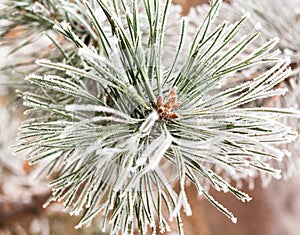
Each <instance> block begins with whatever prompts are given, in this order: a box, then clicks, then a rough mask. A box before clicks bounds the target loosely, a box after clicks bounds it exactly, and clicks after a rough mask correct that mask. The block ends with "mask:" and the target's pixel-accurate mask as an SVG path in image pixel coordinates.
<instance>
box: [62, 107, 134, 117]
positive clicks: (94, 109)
mask: <svg viewBox="0 0 300 235" xmlns="http://www.w3.org/2000/svg"><path fill="white" fill-rule="evenodd" d="M65 110H66V111H68V112H77V111H87V112H101V113H111V114H115V115H117V116H119V117H123V118H125V119H127V118H130V117H129V116H128V115H126V114H124V113H123V112H120V111H118V110H116V109H112V108H108V107H105V106H100V105H90V104H88V105H81V104H71V105H67V106H66V108H65Z"/></svg>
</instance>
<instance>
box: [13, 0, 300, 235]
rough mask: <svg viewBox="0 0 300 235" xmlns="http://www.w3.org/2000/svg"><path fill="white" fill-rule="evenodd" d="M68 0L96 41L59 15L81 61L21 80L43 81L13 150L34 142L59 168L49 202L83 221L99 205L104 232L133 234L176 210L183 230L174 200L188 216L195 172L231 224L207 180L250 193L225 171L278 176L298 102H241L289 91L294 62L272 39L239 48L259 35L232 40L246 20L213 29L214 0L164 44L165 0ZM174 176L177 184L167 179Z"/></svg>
mask: <svg viewBox="0 0 300 235" xmlns="http://www.w3.org/2000/svg"><path fill="white" fill-rule="evenodd" d="M75 3H76V4H79V5H78V6H84V8H80V12H81V13H82V14H83V18H84V19H85V20H86V21H84V22H86V24H85V25H86V27H85V30H84V32H88V33H93V32H94V33H95V35H96V37H97V39H96V41H95V42H97V43H91V41H90V40H88V41H87V40H86V37H85V34H82V33H81V32H82V31H81V30H78V27H77V26H76V25H73V24H72V22H73V23H74V21H72V19H68V18H66V21H62V22H57V23H55V25H54V28H55V30H56V31H57V32H58V33H60V34H61V35H63V36H64V37H65V39H67V40H69V41H70V42H72V43H73V45H74V48H77V49H74V50H72V53H73V54H75V56H76V58H77V60H76V63H74V62H73V61H70V60H66V59H62V60H61V61H59V60H56V61H49V60H38V61H37V64H38V65H40V66H42V67H43V68H45V70H44V72H42V73H40V74H39V75H35V74H31V75H28V76H27V77H26V79H27V80H28V81H30V82H31V83H32V84H33V87H34V88H36V87H37V88H38V89H36V90H33V89H31V90H29V91H24V92H23V98H24V104H25V105H26V106H27V107H28V110H27V114H29V118H28V120H27V121H26V122H25V123H24V124H23V126H22V128H21V130H20V145H19V151H21V150H24V149H29V150H30V154H29V155H28V156H29V157H30V158H31V160H32V163H35V162H39V161H44V162H46V163H47V164H48V172H47V173H48V174H51V172H53V171H55V172H56V173H57V174H58V177H57V178H56V179H55V180H54V181H53V182H51V184H50V185H51V187H52V190H53V198H52V199H53V200H63V201H64V205H65V207H66V208H68V209H70V211H71V214H75V215H77V214H80V213H83V215H82V219H81V221H80V223H79V224H78V227H81V226H83V225H85V224H89V223H90V222H91V221H92V219H93V218H94V217H95V216H96V215H97V214H99V213H101V214H102V215H103V216H104V219H105V220H104V224H103V230H105V229H106V226H107V223H109V224H110V225H111V226H110V234H118V233H122V234H133V233H134V229H135V227H138V228H139V230H140V232H141V234H147V232H148V230H149V229H150V230H151V231H152V233H153V234H156V227H157V226H156V218H157V221H158V223H159V226H158V227H159V228H160V229H161V230H162V231H165V230H168V229H169V226H168V220H169V219H175V220H176V221H177V223H178V230H179V234H183V233H184V231H183V229H182V226H181V216H180V213H181V209H183V210H184V211H185V212H186V213H187V214H188V215H190V214H191V213H192V210H191V209H192V208H190V207H189V204H188V195H186V193H185V182H186V181H190V182H191V183H192V184H194V185H195V186H196V188H197V191H198V194H199V195H203V196H204V197H206V198H207V199H208V200H209V201H210V202H211V203H212V204H213V205H214V206H215V207H216V208H217V209H219V210H220V211H221V212H223V213H224V214H225V215H226V216H228V217H229V218H230V219H231V220H232V221H233V222H236V218H235V217H234V216H233V214H232V213H231V212H229V211H228V210H227V209H226V208H224V206H222V205H221V204H220V203H219V202H216V201H215V200H214V199H213V198H212V197H211V196H210V195H209V194H208V192H207V190H206V187H205V186H206V185H207V184H209V185H211V186H212V187H214V188H215V189H216V190H218V191H223V192H230V193H232V194H233V195H234V196H236V197H237V198H238V199H240V200H242V201H244V202H246V201H250V200H251V198H250V196H248V195H247V194H246V193H243V192H241V191H239V190H238V189H236V188H234V187H233V186H232V185H230V183H229V182H228V181H229V180H228V178H246V177H247V178H249V177H251V176H253V175H255V174H257V173H259V172H263V173H265V174H268V175H271V176H272V177H275V178H279V177H280V172H279V171H278V170H277V169H274V168H273V167H272V166H271V165H270V164H269V163H270V161H271V160H276V161H280V160H281V159H282V157H283V156H284V154H283V150H282V149H281V148H280V145H279V144H285V143H290V142H292V141H293V140H294V139H295V138H296V136H297V134H296V133H295V132H294V131H292V130H291V129H290V128H289V127H288V126H286V125H284V124H282V123H281V122H280V118H282V117H299V116H300V113H299V111H296V110H290V109H288V110H286V109H272V108H264V107H255V108H243V107H244V105H246V104H249V103H251V102H252V101H254V100H256V99H264V98H268V97H272V96H276V95H282V94H284V93H285V92H286V90H285V89H280V88H276V85H277V84H279V83H280V82H281V81H283V80H284V79H285V78H286V77H288V76H289V74H290V70H289V69H288V65H289V60H288V59H278V58H274V55H276V54H277V52H274V50H273V48H274V47H275V45H276V43H277V40H276V39H274V40H270V41H268V42H266V43H265V44H262V45H260V46H259V47H258V49H257V50H256V51H254V52H253V53H252V54H250V55H249V54H248V55H246V54H247V53H244V52H245V51H246V50H247V49H248V47H249V46H250V45H252V44H253V43H254V42H255V41H256V40H257V38H258V37H259V35H258V34H257V33H256V32H254V33H253V34H249V35H248V34H247V35H244V36H243V37H240V38H237V37H238V32H239V29H240V27H241V25H242V23H243V22H244V21H246V18H247V17H242V18H241V19H240V20H239V21H237V22H235V23H233V24H230V23H224V24H222V25H219V26H217V27H214V25H213V22H214V21H215V20H216V17H217V15H218V12H219V10H220V8H221V3H222V1H220V0H214V1H212V2H211V8H210V10H209V12H208V13H207V15H206V16H205V17H204V20H203V22H202V24H200V26H199V29H198V31H197V32H196V33H195V34H194V35H193V37H192V38H193V39H192V40H190V38H189V37H186V41H185V40H184V39H185V37H184V35H185V32H189V30H188V29H186V27H188V25H186V23H185V21H184V20H182V21H176V22H175V24H174V25H175V26H174V27H177V26H180V25H181V31H180V32H181V33H180V34H179V35H177V37H174V38H173V36H172V42H171V43H170V39H168V37H167V36H168V34H167V31H168V29H170V28H171V29H172V27H171V26H168V25H169V24H170V22H172V21H171V20H170V19H169V23H168V17H171V14H172V10H171V6H170V2H169V1H163V2H161V1H158V0H155V1H150V0H144V1H143V3H142V4H141V5H139V8H141V10H139V11H137V2H136V1H134V0H132V1H125V0H121V1H116V0H113V1H102V0H97V1H95V2H94V1H93V2H89V1H75ZM75 3H74V4H75ZM100 9H101V10H102V12H103V15H105V17H106V19H105V20H103V18H102V16H103V15H101V17H100V15H98V13H97V12H99V11H100ZM140 12H146V15H147V18H146V21H145V18H144V16H143V14H140ZM64 19H65V18H64ZM68 20H69V21H70V22H67V21H68ZM51 22H52V21H51ZM87 25H88V26H89V27H90V28H88V27H87ZM171 25H172V24H171ZM107 26H109V27H107ZM186 30H187V31H186ZM53 41H54V42H56V44H57V45H59V42H58V41H56V39H55V38H53ZM174 41H175V42H176V43H175V46H174V47H172V45H173V42H174ZM62 50H64V48H63V46H62V47H61V50H60V51H62ZM185 51H187V53H186V54H185ZM62 54H63V55H64V53H62ZM245 55H246V56H245ZM64 57H65V56H64ZM266 61H268V62H270V63H272V64H273V67H272V68H271V69H270V70H269V71H266V72H265V73H264V74H262V75H260V76H258V77H256V78H254V79H252V80H251V81H248V82H245V83H243V84H241V85H237V86H234V87H226V86H225V85H224V84H225V83H226V81H227V79H229V78H230V77H231V76H233V75H234V74H235V73H237V72H239V71H240V70H244V69H247V68H249V67H251V66H254V65H256V64H262V63H265V62H266ZM45 172H46V170H45ZM177 181H178V182H179V185H180V189H179V191H175V190H174V188H173V187H172V184H173V182H177ZM163 206H165V207H166V208H167V209H168V214H167V215H166V214H165V213H163V209H162V208H163Z"/></svg>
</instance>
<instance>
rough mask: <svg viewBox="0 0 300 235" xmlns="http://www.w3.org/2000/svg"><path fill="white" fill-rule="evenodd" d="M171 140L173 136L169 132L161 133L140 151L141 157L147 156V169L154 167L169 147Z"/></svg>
mask: <svg viewBox="0 0 300 235" xmlns="http://www.w3.org/2000/svg"><path fill="white" fill-rule="evenodd" d="M172 141H173V138H172V136H171V134H170V133H169V132H167V133H162V134H161V135H160V136H159V137H158V138H156V139H155V140H154V141H153V142H152V143H151V144H150V145H148V147H147V148H146V149H145V151H144V152H143V153H142V156H141V158H142V159H143V158H149V159H150V164H149V169H151V170H153V169H155V168H156V167H157V166H158V164H159V162H160V160H161V159H162V157H163V156H164V154H165V152H166V151H167V150H168V149H169V147H170V146H171V144H172Z"/></svg>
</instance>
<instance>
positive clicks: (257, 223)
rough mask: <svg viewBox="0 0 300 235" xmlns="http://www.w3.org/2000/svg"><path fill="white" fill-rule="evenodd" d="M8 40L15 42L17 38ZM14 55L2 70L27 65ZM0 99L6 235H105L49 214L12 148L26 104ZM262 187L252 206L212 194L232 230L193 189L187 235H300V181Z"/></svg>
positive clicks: (0, 234)
mask: <svg viewBox="0 0 300 235" xmlns="http://www.w3.org/2000/svg"><path fill="white" fill-rule="evenodd" d="M262 1H263V0H262ZM173 2H174V3H175V4H178V5H181V6H182V14H183V15H186V14H188V12H189V10H190V8H191V7H195V6H197V5H200V4H206V1H201V0H174V1H173ZM299 7H300V6H299ZM286 14H288V12H287V13H286ZM8 36H9V37H14V36H15V32H12V33H11V34H10V35H8ZM45 40H46V39H45ZM299 40H300V39H299ZM48 43H49V44H50V42H48ZM26 50H27V51H29V52H30V53H31V51H32V50H33V48H30V47H26ZM8 53H9V48H7V47H6V46H5V45H1V44H0V55H1V57H0V65H1V66H0V67H3V66H6V65H9V64H10V60H11V59H14V60H15V59H16V58H18V60H20V62H21V61H22V58H23V57H22V56H24V51H23V52H22V53H20V55H18V54H17V55H18V56H16V55H14V56H13V57H9V56H8ZM25 54H26V53H25ZM16 62H17V61H14V63H16ZM10 72H11V71H10ZM10 74H11V73H10ZM23 75H24V74H22V71H16V76H19V77H21V76H23ZM5 76H6V74H5V73H1V75H0V78H1V79H5ZM0 97H1V98H0V235H26V234H28V235H55V234H57V235H60V234H68V235H69V234H70V235H77V234H78V235H79V234H85V235H91V234H97V235H101V232H99V231H100V229H99V228H98V224H99V223H100V222H101V218H97V219H96V220H95V221H94V223H93V224H92V225H91V227H89V228H83V229H81V230H75V229H74V226H75V225H76V223H77V222H78V221H79V218H77V217H71V216H69V214H68V213H67V212H63V206H62V205H61V204H59V203H52V204H51V205H50V206H49V207H47V208H46V209H44V208H43V206H42V205H43V204H44V203H45V202H46V201H47V199H48V198H49V196H50V190H49V189H48V187H47V182H46V181H45V182H43V181H41V180H36V178H37V176H38V172H36V169H35V168H34V167H31V166H29V165H28V162H27V161H26V159H24V158H23V157H22V155H20V154H17V155H13V154H12V152H13V150H12V149H11V148H10V147H9V146H12V145H14V144H15V143H16V142H15V138H16V137H17V136H16V132H17V129H18V126H19V125H20V123H21V121H22V120H23V114H22V111H23V110H22V109H23V107H22V105H21V101H20V100H19V99H18V94H17V92H15V89H9V88H3V87H2V88H1V87H0ZM23 155H24V154H23ZM260 181H261V180H260V179H256V180H255V182H254V183H255V188H254V189H253V190H250V189H249V187H248V184H247V183H245V184H244V185H245V186H244V188H243V190H244V191H246V192H248V193H249V194H250V195H251V196H252V198H253V200H252V201H251V202H250V203H242V202H240V201H237V200H236V199H235V198H233V197H232V196H231V195H226V194H223V193H220V194H219V193H217V192H213V191H212V192H211V193H212V195H213V196H214V197H215V198H216V199H217V200H218V201H220V202H222V204H223V205H225V206H226V207H227V208H228V209H229V210H231V211H232V212H233V213H234V214H235V216H236V217H237V218H238V223H237V224H232V223H231V221H230V220H228V219H227V218H226V217H225V216H224V215H223V214H221V213H220V212H219V211H217V210H216V209H215V208H214V207H213V206H212V205H211V204H210V203H209V202H207V201H206V200H202V199H201V198H198V197H197V196H196V195H197V193H196V192H195V190H194V188H192V187H189V188H188V189H187V195H188V198H189V201H190V203H191V207H192V209H193V216H191V217H184V226H185V232H186V235H299V233H300V232H299V231H300V175H299V174H295V175H294V176H293V177H292V178H291V179H289V180H286V181H284V180H273V181H272V182H271V183H270V184H269V185H268V187H266V188H264V187H262V183H261V182H260ZM172 234H176V232H175V233H174V232H173V233H172Z"/></svg>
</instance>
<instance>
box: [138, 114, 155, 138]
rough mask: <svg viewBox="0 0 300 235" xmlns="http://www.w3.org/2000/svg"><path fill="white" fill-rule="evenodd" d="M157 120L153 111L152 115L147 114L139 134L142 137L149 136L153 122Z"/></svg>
mask: <svg viewBox="0 0 300 235" xmlns="http://www.w3.org/2000/svg"><path fill="white" fill-rule="evenodd" d="M158 119H159V115H158V113H157V112H156V111H155V110H154V111H153V112H152V113H150V114H149V116H148V117H147V118H146V120H145V121H144V122H143V123H142V125H141V126H140V128H139V132H140V133H141V134H142V135H148V134H150V131H151V130H152V127H153V126H154V124H155V122H156V121H157V120H158Z"/></svg>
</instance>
